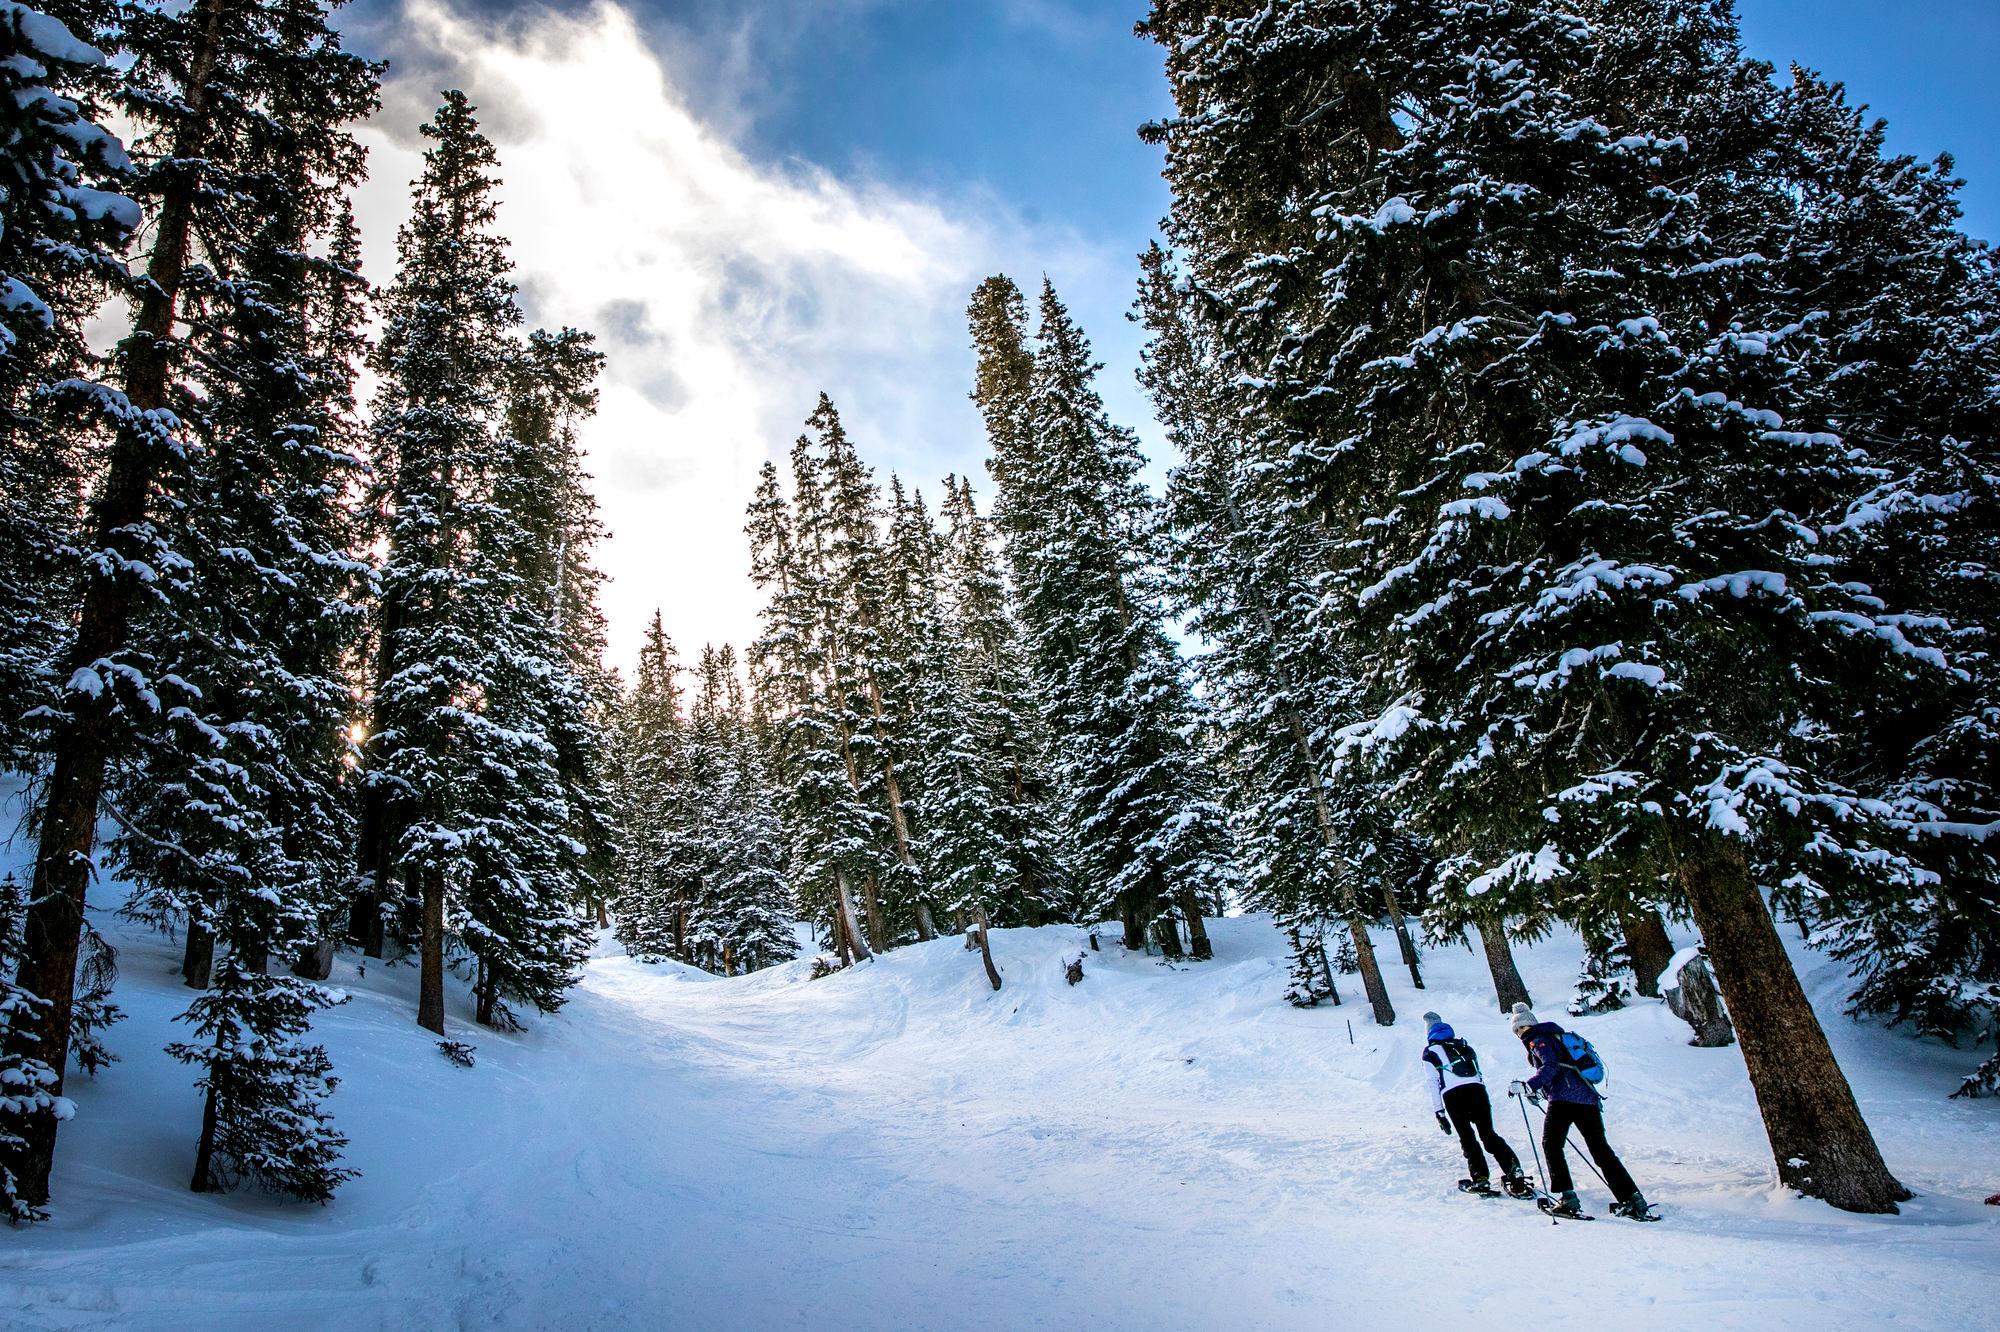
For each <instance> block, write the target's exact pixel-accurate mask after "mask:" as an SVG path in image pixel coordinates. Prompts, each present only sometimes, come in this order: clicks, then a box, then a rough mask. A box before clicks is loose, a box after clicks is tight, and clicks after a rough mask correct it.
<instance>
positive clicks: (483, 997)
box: [472, 957, 499, 1027]
mask: <svg viewBox="0 0 2000 1332" xmlns="http://www.w3.org/2000/svg"><path fill="white" fill-rule="evenodd" d="M472 993H473V996H474V999H475V1004H474V1007H473V1014H472V1017H473V1020H474V1021H475V1022H477V1023H478V1024H479V1025H480V1026H482V1027H490V1026H492V1025H493V1006H494V1005H495V1004H496V1003H497V1002H498V1001H499V994H498V992H497V990H496V987H495V986H494V984H493V972H492V969H491V968H489V967H488V966H487V965H486V959H485V958H483V957H482V958H480V959H479V976H478V979H477V980H475V981H474V982H473V985H472Z"/></svg>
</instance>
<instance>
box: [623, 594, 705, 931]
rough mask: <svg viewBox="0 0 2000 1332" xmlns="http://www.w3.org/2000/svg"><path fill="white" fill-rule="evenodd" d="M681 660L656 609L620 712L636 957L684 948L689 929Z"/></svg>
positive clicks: (629, 924) (626, 864) (628, 899)
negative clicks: (678, 826)
mask: <svg viewBox="0 0 2000 1332" xmlns="http://www.w3.org/2000/svg"><path fill="white" fill-rule="evenodd" d="M680 673H681V666H680V663H679V659H678V654H677V653H676V652H675V650H674V643H673V640H672V639H671V638H669V637H668V636H667V631H666V628H665V626H664V625H662V624H661V622H660V614H659V612H658V611H655V612H653V620H652V623H651V624H650V625H649V626H648V627H647V630H646V637H645V640H644V641H643V642H642V643H641V644H640V645H639V671H638V675H637V676H636V677H635V678H634V679H633V681H632V688H631V690H630V692H629V693H628V694H627V695H626V696H625V699H624V702H623V704H622V706H621V708H620V711H619V730H618V735H619V740H618V773H619V776H618V782H619V786H618V810H619V815H618V817H619V830H620V836H619V861H618V896H617V900H616V903H615V906H616V919H617V929H618V941H619V942H620V943H621V944H623V945H624V946H625V950H626V951H627V952H628V953H630V954H631V955H632V956H634V957H637V958H641V959H645V960H653V959H657V958H663V957H678V956H680V955H681V943H680V940H681V938H682V936H683V935H684V934H685V933H686V931H685V928H684V926H683V921H684V919H685V914H686V913H685V903H684V896H685V895H684V893H683V892H682V891H681V889H682V886H683V879H682V876H681V875H680V874H679V873H677V872H676V870H675V861H676V859H677V857H676V856H675V854H674V842H673V838H674V835H675V833H674V825H675V823H676V821H677V820H681V819H685V818H686V816H687V813H688V811H686V810H684V809H682V808H680V806H679V803H678V802H679V801H680V799H681V796H682V791H681V787H680V771H681V764H680V755H681V747H682V744H683V734H682V733H683V729H684V719H683V718H682V716H681V688H680V681H679V676H680Z"/></svg>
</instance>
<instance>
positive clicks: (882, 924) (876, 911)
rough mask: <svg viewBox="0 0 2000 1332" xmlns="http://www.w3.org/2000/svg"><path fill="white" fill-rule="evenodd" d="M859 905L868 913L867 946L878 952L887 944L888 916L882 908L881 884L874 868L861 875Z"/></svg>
mask: <svg viewBox="0 0 2000 1332" xmlns="http://www.w3.org/2000/svg"><path fill="white" fill-rule="evenodd" d="M861 907H862V909H863V910H864V911H866V912H867V913H868V946H869V947H870V948H872V949H874V950H875V951H876V952H878V953H879V952H881V951H882V950H883V949H885V948H887V947H888V946H889V917H888V916H887V914H885V913H884V912H883V910H882V885H881V883H880V882H879V881H878V880H877V879H876V878H875V871H874V870H869V871H868V872H867V873H865V874H863V875H862V876H861Z"/></svg>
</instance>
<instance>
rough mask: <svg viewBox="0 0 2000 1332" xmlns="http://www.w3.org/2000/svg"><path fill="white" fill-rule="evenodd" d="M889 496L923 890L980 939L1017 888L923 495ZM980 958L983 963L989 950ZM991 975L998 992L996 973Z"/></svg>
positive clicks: (901, 715) (896, 653)
mask: <svg viewBox="0 0 2000 1332" xmlns="http://www.w3.org/2000/svg"><path fill="white" fill-rule="evenodd" d="M890 493H891V504H890V517H889V543H888V551H887V554H888V562H889V586H890V592H891V595H890V598H889V618H888V622H887V624H886V625H885V626H884V630H885V632H884V640H885V647H886V648H887V650H888V655H889V657H890V658H891V660H893V662H894V663H895V678H896V680H897V682H898V684H899V686H900V688H899V692H900V693H901V694H902V706H901V707H900V709H899V711H898V721H899V725H900V729H901V731H902V735H903V738H904V741H905V745H906V751H907V752H908V753H910V754H912V755H913V756H914V758H915V760H916V762H915V776H916V780H915V781H914V782H913V783H912V786H913V788H914V799H913V801H912V813H913V815H914V817H913V819H912V822H913V823H914V824H915V825H916V827H917V829H918V830H919V835H920V837H921V839H922V846H923V849H924V862H925V865H926V866H927V867H928V869H929V871H930V873H931V875H932V879H931V882H930V885H929V887H930V891H933V892H935V893H936V894H937V897H938V901H939V903H940V904H941V905H942V906H943V907H944V909H945V910H947V911H949V912H950V913H951V914H952V917H953V919H954V920H956V921H957V922H959V923H960V924H961V925H965V926H971V927H973V928H976V929H981V930H983V929H984V928H985V926H986V925H987V924H989V923H990V922H991V921H992V919H993V917H994V916H995V915H996V914H998V910H999V906H1000V903H1001V901H1002V899H1003V897H1004V896H1006V895H1007V894H1008V893H1009V890H1010V889H1012V888H1014V887H1015V885H1016V883H1017V879H1016V875H1015V866H1014V864H1013V857H1012V856H1011V855H1010V854H1009V848H1008V845H1007V841H1006V837H1005V835H1004V832H1003V829H1002V827H1001V821H1000V813H999V800H998V798H997V796H996V793H995V791H994V789H993V786H992V776H993V774H994V772H995V769H996V766H997V765H996V764H995V763H994V761H993V758H992V755H991V754H989V753H988V752H987V750H986V747H985V745H984V743H983V737H982V736H981V735H980V733H979V728H978V727H977V725H976V722H975V718H976V713H975V710H974V707H973V703H972V700H971V697H970V695H969V692H968V690H967V687H966V680H965V678H964V675H963V674H962V670H963V666H964V658H963V656H962V654H961V652H960V651H959V650H958V648H959V645H958V643H957V642H956V641H955V640H954V637H953V635H952V632H951V628H950V625H949V623H948V621H947V619H946V611H945V605H944V599H943V589H942V583H943V568H942V565H943V555H942V550H941V544H942V543H941V542H940V540H939V537H938V533H937V529H936V528H934V527H933V526H932V525H931V518H930V512H929V509H928V508H927V506H926V505H925V504H924V502H923V496H922V494H920V493H919V494H917V495H914V496H906V495H905V494H904V492H903V487H902V483H901V482H900V481H897V480H895V479H894V478H891V482H890ZM1010 914H1019V912H1018V908H1017V910H1016V912H1013V913H1010ZM982 937H983V936H982ZM984 956H985V957H987V958H988V959H989V961H990V958H991V952H990V950H988V951H987V952H986V953H985V954H984ZM988 974H989V978H990V979H991V980H992V981H993V988H995V989H999V988H1000V978H999V973H998V971H997V970H992V971H989V973H988Z"/></svg>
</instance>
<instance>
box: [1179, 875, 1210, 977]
mask: <svg viewBox="0 0 2000 1332" xmlns="http://www.w3.org/2000/svg"><path fill="white" fill-rule="evenodd" d="M1180 903H1181V914H1182V915H1184V916H1186V917H1187V927H1188V955H1189V956H1190V957H1192V958H1194V960H1195V961H1197V962H1206V961H1208V960H1209V959H1210V958H1212V957H1214V956H1215V945H1213V944H1211V943H1210V942H1209V941H1208V926H1206V925H1204V924H1203V923H1202V919H1201V902H1200V901H1199V900H1197V899H1196V897H1195V895H1194V890H1193V889H1192V888H1183V889H1181V893H1180Z"/></svg>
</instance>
